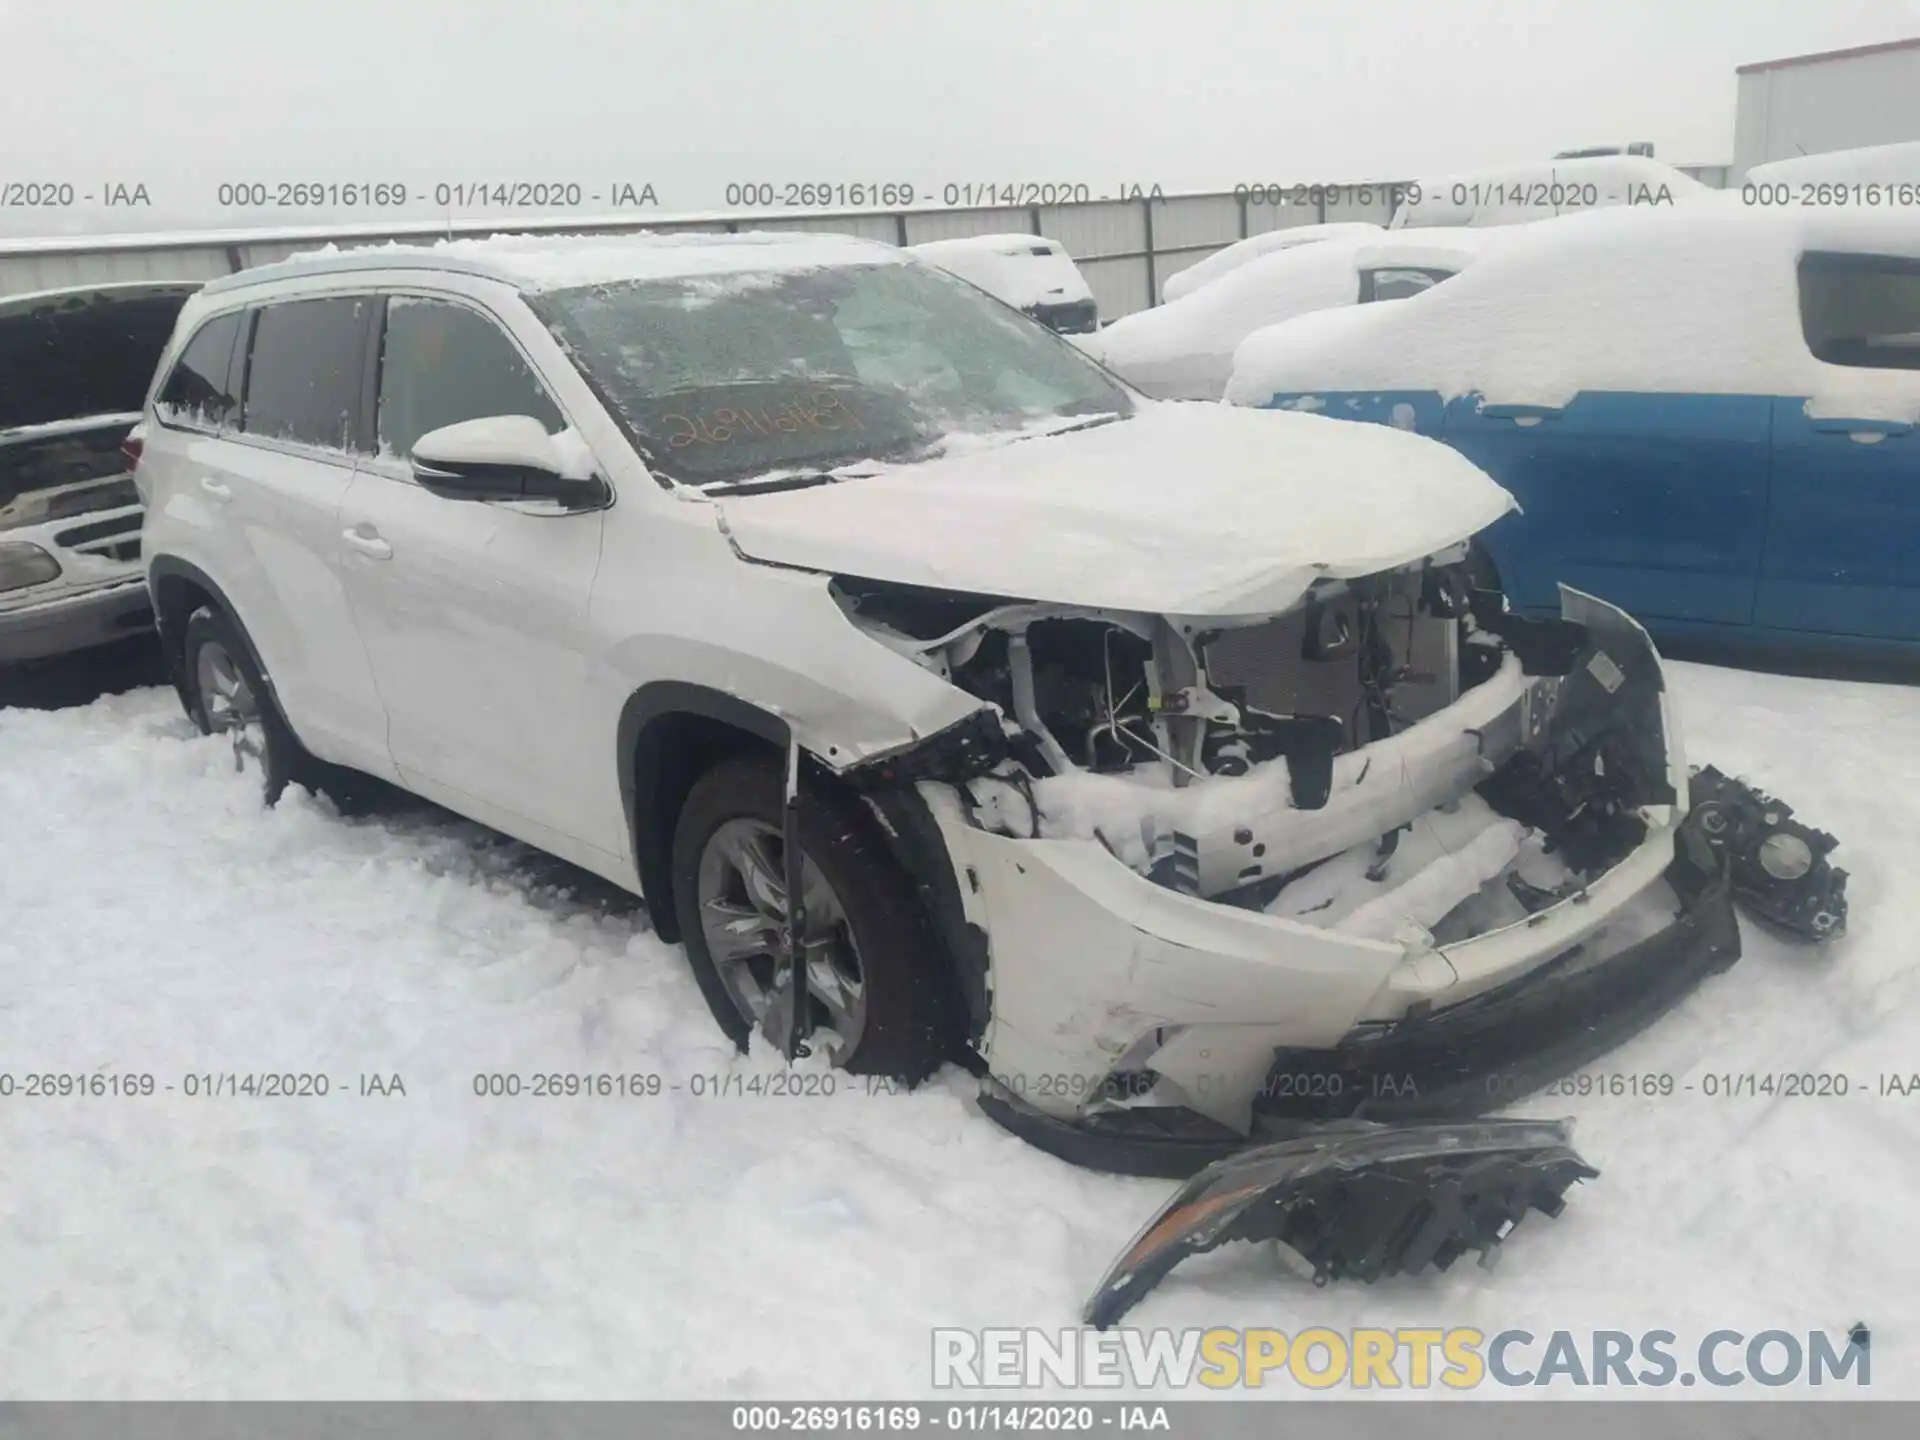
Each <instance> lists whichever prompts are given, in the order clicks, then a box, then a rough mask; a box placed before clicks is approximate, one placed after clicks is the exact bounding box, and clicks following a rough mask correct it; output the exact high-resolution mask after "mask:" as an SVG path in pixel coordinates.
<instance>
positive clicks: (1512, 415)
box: [1480, 405, 1560, 424]
mask: <svg viewBox="0 0 1920 1440" xmlns="http://www.w3.org/2000/svg"><path fill="white" fill-rule="evenodd" d="M1480 414H1481V417H1482V418H1483V419H1487V420H1512V421H1515V422H1517V423H1532V424H1538V423H1539V422H1540V421H1542V420H1558V419H1559V418H1560V407H1559V406H1558V405H1482V406H1481V407H1480Z"/></svg>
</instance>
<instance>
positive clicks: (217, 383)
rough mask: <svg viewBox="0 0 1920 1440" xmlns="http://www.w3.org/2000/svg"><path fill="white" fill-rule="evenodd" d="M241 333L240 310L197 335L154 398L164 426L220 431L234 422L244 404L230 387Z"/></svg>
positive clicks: (217, 318) (218, 317) (209, 324)
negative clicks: (231, 373) (231, 368)
mask: <svg viewBox="0 0 1920 1440" xmlns="http://www.w3.org/2000/svg"><path fill="white" fill-rule="evenodd" d="M239 334H240V313H239V312H238V311H235V312H234V313H233V314H231V315H216V316H214V318H213V319H211V320H209V321H207V323H206V324H204V325H202V326H201V327H200V328H199V330H198V331H196V332H195V333H194V337H193V338H192V339H191V340H189V341H188V342H187V348H186V349H185V350H183V351H181V352H180V358H179V359H178V360H176V361H175V362H174V365H173V369H172V371H171V372H170V373H169V374H168V376H167V383H166V384H165V385H163V386H161V387H160V394H159V395H158V396H157V397H156V398H155V399H154V402H153V408H154V411H155V413H156V414H158V415H159V417H160V422H161V424H163V425H176V426H179V427H180V428H181V429H184V430H218V429H220V428H221V427H222V426H224V425H226V424H227V423H228V422H230V421H231V420H232V419H233V417H234V413H235V412H236V411H237V410H238V409H239V408H240V401H239V398H238V397H237V396H236V395H234V394H233V393H232V387H230V386H229V385H228V384H227V373H228V369H229V362H230V361H231V360H232V359H233V342H234V341H235V340H236V339H237V338H238V337H239Z"/></svg>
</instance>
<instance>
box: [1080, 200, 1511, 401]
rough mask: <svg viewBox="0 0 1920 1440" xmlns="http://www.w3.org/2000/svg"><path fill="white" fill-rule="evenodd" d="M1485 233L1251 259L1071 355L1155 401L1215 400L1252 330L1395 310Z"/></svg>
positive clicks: (1466, 257)
mask: <svg viewBox="0 0 1920 1440" xmlns="http://www.w3.org/2000/svg"><path fill="white" fill-rule="evenodd" d="M1493 243H1496V236H1495V233H1494V232H1490V231H1484V230H1469V229H1457V230H1422V231H1419V232H1417V233H1415V234H1410V235H1399V234H1389V233H1387V232H1386V231H1383V230H1380V229H1379V228H1378V227H1376V226H1364V227H1358V233H1351V234H1347V235H1343V236H1339V237H1335V238H1330V239H1326V240H1322V241H1320V242H1319V243H1317V244H1309V245H1303V246H1300V247H1297V248H1295V249H1290V250H1281V251H1279V252H1277V253H1274V254H1269V255H1262V256H1258V257H1256V258H1254V259H1252V260H1250V261H1249V262H1248V263H1246V264H1244V265H1240V266H1237V267H1235V268H1234V269H1232V270H1230V271H1228V273H1226V274H1225V275H1223V276H1220V277H1219V278H1217V279H1214V280H1211V281H1209V282H1208V283H1207V284H1204V285H1201V286H1199V287H1198V288H1196V289H1194V290H1192V291H1191V292H1189V293H1188V294H1187V295H1186V296H1185V297H1184V298H1182V299H1179V300H1175V301H1172V302H1171V303H1169V304H1166V305H1160V306H1156V307H1155V308H1154V309H1152V310H1142V311H1139V312H1138V313H1136V314H1133V315H1128V316H1126V317H1125V318H1123V319H1120V320H1116V321H1114V322H1113V323H1112V324H1111V325H1109V326H1107V327H1106V328H1105V329H1104V330H1102V331H1101V332H1100V333H1099V334H1098V335H1093V336H1089V337H1087V338H1086V339H1085V340H1084V341H1082V342H1080V348H1081V349H1083V350H1085V351H1086V352H1087V353H1088V354H1089V355H1091V356H1093V358H1094V359H1096V360H1098V361H1099V362H1100V363H1101V364H1103V365H1105V366H1106V367H1107V368H1108V369H1109V370H1112V371H1113V372H1114V373H1115V374H1116V375H1119V376H1120V377H1121V378H1122V379H1124V380H1126V381H1127V382H1128V383H1130V384H1132V385H1134V386H1137V387H1138V388H1139V389H1141V390H1143V391H1145V392H1146V393H1147V394H1149V395H1152V396H1154V397H1155V398H1157V399H1161V400H1218V399H1219V398H1220V397H1221V395H1222V393H1224V391H1225V390H1226V387H1227V380H1228V377H1230V376H1231V375H1232V373H1233V352H1234V351H1235V349H1237V348H1238V346H1239V344H1240V342H1241V341H1242V340H1245V339H1246V338H1247V336H1249V335H1251V334H1252V333H1253V332H1254V331H1256V330H1261V329H1264V328H1266V327H1267V326H1269V325H1275V324H1278V323H1280V322H1281V321H1283V320H1291V319H1293V318H1294V317H1296V316H1300V315H1306V314H1309V313H1311V312H1313V311H1316V310H1332V309H1337V308H1341V307H1344V306H1348V305H1364V304H1369V303H1372V302H1374V301H1378V300H1400V299H1405V298H1406V297H1407V296H1409V295H1417V294H1419V293H1420V292H1421V291H1422V290H1425V289H1428V288H1429V287H1431V286H1433V285H1436V284H1438V283H1439V282H1440V281H1442V280H1445V279H1447V278H1449V277H1450V276H1453V275H1456V274H1458V273H1459V272H1460V271H1461V270H1463V269H1465V268H1466V267H1467V266H1468V265H1470V264H1471V263H1472V262H1473V260H1474V259H1475V257H1477V256H1478V255H1479V254H1480V253H1481V252H1482V251H1483V250H1485V249H1486V248H1487V247H1488V246H1489V245H1490V244H1493Z"/></svg>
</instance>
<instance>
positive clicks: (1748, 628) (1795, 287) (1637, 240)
mask: <svg viewBox="0 0 1920 1440" xmlns="http://www.w3.org/2000/svg"><path fill="white" fill-rule="evenodd" d="M1228 398H1229V399H1230V400H1232V401H1234V402H1236V403H1238V404H1241V405H1254V406H1268V407H1276V408H1283V409H1312V410H1316V411H1320V412H1322V413H1324V414H1327V415H1331V416H1335V417H1339V418H1343V419H1357V420H1372V421H1380V422H1386V423H1389V424H1395V425H1401V426H1405V427H1407V428H1411V429H1415V430H1418V431H1420V432H1421V433H1423V434H1426V435H1431V436H1433V437H1435V438H1437V439H1440V440H1443V441H1445V442H1446V443H1447V444H1449V445H1451V446H1453V447H1454V448H1456V449H1457V450H1459V451H1460V452H1461V453H1462V454H1463V455H1465V456H1466V457H1467V458H1468V459H1470V460H1472V461H1473V462H1474V463H1475V464H1476V465H1478V466H1479V467H1480V468H1481V469H1483V470H1485V471H1486V472H1487V473H1488V474H1490V475H1492V476H1493V477H1494V478H1495V479H1496V480H1498V481H1499V482H1500V483H1501V484H1502V485H1503V486H1505V487H1506V488H1507V489H1508V490H1510V491H1512V492H1513V493H1514V494H1515V495H1516V496H1517V497H1518V498H1519V500H1520V503H1521V506H1522V510H1521V511H1520V512H1516V513H1515V514H1513V515H1511V516H1508V517H1507V518H1506V519H1504V520H1502V521H1501V522H1500V523H1499V524H1498V525H1495V526H1493V527H1492V528H1491V529H1490V530H1489V531H1488V532H1487V533H1486V535H1485V536H1483V537H1482V539H1481V541H1480V544H1481V546H1482V547H1483V549H1484V553H1485V557H1486V560H1487V561H1488V562H1490V563H1491V566H1492V569H1493V572H1494V573H1497V576H1498V580H1499V582H1500V584H1501V585H1502V586H1503V587H1504V589H1505V591H1506V593H1507V595H1508V597H1509V598H1510V599H1511V601H1512V602H1513V603H1514V605H1515V606H1516V607H1517V608H1519V609H1521V610H1523V611H1528V612H1532V613H1542V614H1544V613H1551V612H1553V611H1554V610H1556V609H1557V607H1558V603H1559V600H1558V596H1559V587H1560V586H1561V585H1562V584H1563V583H1564V584H1568V585H1574V586H1578V587H1579V588H1580V589H1582V590H1586V591H1590V592H1592V593H1594V594H1597V595H1603V596H1605V597H1606V598H1607V599H1609V600H1611V601H1613V602H1614V603H1615V604H1618V605H1621V606H1623V607H1625V608H1626V609H1628V610H1630V611H1631V612H1632V613H1633V614H1634V615H1635V616H1636V617H1637V618H1639V619H1640V620H1641V621H1642V622H1643V623H1645V624H1646V625H1647V626H1648V627H1649V628H1650V629H1651V630H1653V632H1654V633H1655V634H1656V635H1660V634H1668V635H1675V636H1704V637H1709V638H1714V639H1720V640H1729V641H1739V642H1743V643H1759V644H1765V645H1769V646H1782V645H1787V646H1792V647H1793V648H1806V647H1820V648H1837V647H1847V648H1856V649H1867V648H1885V647H1892V648H1894V649H1904V650H1907V651H1909V652H1911V650H1912V647H1914V646H1916V645H1920V570H1916V568H1915V565H1914V557H1915V556H1916V555H1920V434H1916V433H1915V426H1916V424H1920V221H1916V219H1915V218H1914V215H1913V213H1912V212H1898V211H1887V210H1882V211H1880V212H1878V213H1871V212H1866V211H1852V212H1848V211H1842V210H1837V209H1819V208H1799V207H1795V208H1793V209H1787V210H1781V209H1772V208H1768V207H1757V206H1749V205H1746V204H1743V203H1742V202H1741V199H1740V197H1739V196H1737V195H1724V196H1721V197H1718V199H1716V200H1715V201H1713V202H1711V203H1701V204H1695V205H1689V206H1687V207H1685V208H1684V209H1679V210H1669V211H1664V212H1656V211H1651V210H1635V209H1623V210H1615V211H1611V212H1608V213H1604V214H1595V215H1588V216H1581V217H1576V218H1571V219H1565V220H1558V221H1555V222H1553V223H1552V224H1550V225H1538V226H1526V227H1522V228H1521V229H1518V230H1515V231H1514V232H1512V239H1511V241H1510V242H1508V243H1505V244H1503V245H1502V246H1501V247H1500V249H1499V250H1498V251H1497V252H1490V253H1489V254H1488V255H1487V256H1486V257H1485V258H1483V259H1482V260H1481V261H1480V262H1479V263H1478V264H1477V265H1475V266H1474V268H1473V269H1472V270H1471V271H1470V272H1468V273H1467V274H1465V275H1462V276H1461V277H1460V278H1459V279H1457V280H1454V281H1451V282H1449V283H1448V284H1447V285H1444V286H1442V287H1439V288H1438V289H1435V290H1434V291H1432V292H1431V293H1429V294H1425V295H1421V296H1418V297H1416V298H1414V299H1412V300H1408V301H1406V302H1405V303H1403V304H1400V305H1383V306H1370V307H1364V308H1362V309H1356V310H1353V311H1350V312H1347V313H1343V314H1339V315H1326V316H1317V315H1316V316H1308V317H1305V318H1304V319H1302V320H1298V321H1294V322H1291V323H1288V324H1283V325H1278V326H1275V327H1272V328H1270V329H1267V330H1263V331H1260V332H1258V333H1256V334H1254V335H1253V336H1251V337H1249V338H1248V339H1247V340H1246V342H1245V343H1244V344H1243V345H1242V346H1241V349H1240V351H1239V353H1238V355H1237V357H1236V360H1235V369H1234V375H1233V380H1232V383H1231V385H1230V387H1229V391H1228Z"/></svg>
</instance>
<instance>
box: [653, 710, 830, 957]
mask: <svg viewBox="0 0 1920 1440" xmlns="http://www.w3.org/2000/svg"><path fill="white" fill-rule="evenodd" d="M792 733H793V732H792V727H791V726H790V725H789V724H788V723H787V722H786V721H785V720H784V719H782V718H781V717H780V716H778V715H775V714H774V713H773V712H772V711H770V710H763V709H761V708H760V707H759V706H758V705H754V704H752V703H751V702H749V701H746V700H742V699H741V698H740V697H739V696H737V695H730V694H728V693H727V692H726V691H724V690H716V689H714V688H713V687H712V686H710V685H698V684H694V683H691V682H689V681H684V680H656V681H653V682H651V683H650V684H646V685H642V686H641V687H640V688H639V689H638V690H636V691H634V692H633V694H632V695H630V696H628V697H627V702H626V704H625V705H623V706H622V707H621V710H620V725H619V731H618V739H617V744H616V749H617V756H618V763H619V767H620V804H621V807H622V808H623V809H624V810H625V812H626V819H627V831H628V834H629V835H630V836H631V837H632V841H633V859H634V868H635V869H636V870H637V871H638V872H639V875H640V894H641V896H642V898H644V899H645V900H646V902H647V914H648V915H649V916H650V917H651V918H652V920H653V928H654V932H655V933H656V934H657V935H659V937H660V938H661V939H662V940H665V941H666V942H667V943H668V944H673V943H675V942H677V941H678V940H679V939H680V917H679V916H678V915H677V914H676V913H675V911H674V903H673V832H674V827H675V826H676V825H677V824H678V823H679V820H680V811H681V809H682V808H683V807H684V806H685V805H686V802H687V796H688V794H689V793H690V792H691V791H692V789H693V786H694V783H695V782H696V781H697V780H698V779H699V778H700V777H701V776H702V775H703V774H705V773H706V772H707V771H708V770H710V769H711V768H712V767H713V766H714V765H716V764H718V763H719V762H720V761H721V760H724V759H727V758H729V757H731V756H733V755H738V754H740V753H742V752H743V751H747V750H753V749H760V748H765V749H772V750H778V751H783V752H784V751H785V750H786V748H787V747H788V745H789V744H791V743H792Z"/></svg>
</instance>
